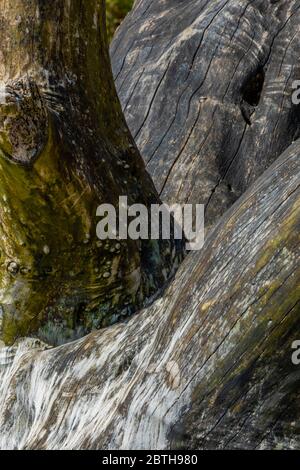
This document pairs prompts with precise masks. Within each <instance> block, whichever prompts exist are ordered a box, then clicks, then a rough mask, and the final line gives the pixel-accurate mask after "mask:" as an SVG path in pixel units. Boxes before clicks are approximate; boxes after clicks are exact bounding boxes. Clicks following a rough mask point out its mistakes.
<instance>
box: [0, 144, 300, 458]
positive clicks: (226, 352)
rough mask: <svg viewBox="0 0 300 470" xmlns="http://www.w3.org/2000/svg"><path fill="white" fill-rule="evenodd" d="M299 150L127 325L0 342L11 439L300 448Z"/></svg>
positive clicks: (31, 444) (61, 444)
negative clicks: (51, 342) (47, 342)
mask: <svg viewBox="0 0 300 470" xmlns="http://www.w3.org/2000/svg"><path fill="white" fill-rule="evenodd" d="M299 153H300V144H299V143H297V144H295V145H294V146H293V147H291V148H290V149H289V150H288V151H287V152H286V153H285V154H284V155H283V156H282V157H281V158H280V159H278V160H277V162H276V163H275V164H274V165H273V166H272V167H271V168H270V169H269V170H267V172H266V173H264V175H263V177H262V178H260V179H259V180H258V181H257V183H256V184H255V185H254V186H253V187H252V188H251V189H250V190H249V191H247V192H246V194H245V195H244V196H243V197H242V198H241V199H240V200H239V201H238V202H237V203H236V204H235V205H234V206H233V207H232V209H231V210H230V211H229V212H227V214H226V215H225V216H224V218H223V219H222V220H221V221H220V223H218V224H217V226H216V228H215V230H214V231H213V232H212V233H211V235H210V237H209V239H208V240H207V243H206V247H205V250H203V251H202V252H195V253H194V254H193V255H190V256H189V257H187V259H186V260H185V261H184V263H183V264H182V265H181V267H180V268H179V271H178V273H177V275H176V278H175V279H174V281H173V282H172V283H171V285H170V286H169V288H168V289H167V290H166V291H165V293H164V295H163V297H162V298H160V299H158V300H157V301H156V302H155V303H154V304H153V305H152V306H151V307H149V308H147V309H146V310H144V311H143V312H141V313H140V314H138V315H137V316H135V317H134V318H133V319H131V321H130V322H129V323H128V324H119V325H116V326H114V327H111V328H108V329H105V330H103V331H101V332H95V333H92V334H91V335H89V336H87V337H86V338H84V339H81V340H78V341H77V342H75V343H72V344H67V345H64V346H61V347H59V348H56V349H52V350H50V351H43V352H41V351H39V350H38V348H37V349H36V350H26V343H25V344H24V343H21V345H20V346H19V347H16V348H15V349H14V350H12V349H10V350H9V349H6V350H5V352H4V351H3V353H2V364H4V363H6V366H5V367H4V366H3V365H2V367H1V369H0V370H1V378H0V396H1V407H0V429H1V433H0V447H1V448H2V449H3V448H26V449H40V448H41V449H45V448H46V449H55V448H59V449H65V448H73V449H74V448H76V449H78V448H82V449H141V448H143V449H144V448H146V449H168V448H178V447H179V448H212V447H213V448H227V447H229V448H249V449H253V448H280V447H283V448H299V413H300V408H299V381H300V370H299V366H298V367H296V366H295V365H293V364H292V361H291V356H292V349H291V345H292V343H293V341H294V340H295V339H297V338H298V337H299V327H300V315H299V313H300V311H299V307H300V291H299V285H300V283H299V281H300V270H299V263H298V260H299V254H300V253H299V225H300V206H299V191H300V189H299V171H300V165H299ZM241 267H242V269H241Z"/></svg>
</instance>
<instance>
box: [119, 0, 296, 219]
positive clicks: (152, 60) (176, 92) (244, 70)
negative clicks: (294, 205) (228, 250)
mask: <svg viewBox="0 0 300 470" xmlns="http://www.w3.org/2000/svg"><path fill="white" fill-rule="evenodd" d="M299 24H300V2H299V0H291V1H285V0H284V1H269V0H267V1H266V0H215V1H207V0H186V1H181V0H165V1H160V0H157V1H152V0H140V1H137V2H136V3H135V8H134V10H133V11H132V13H131V14H130V15H128V17H127V18H126V19H125V21H124V23H123V24H122V26H121V27H120V29H119V30H118V33H117V34H116V36H115V38H114V41H113V43H112V46H111V56H112V64H113V71H114V75H115V80H116V86H117V90H118V93H119V96H120V99H121V103H122V107H123V110H124V113H125V116H126V119H127V122H128V124H129V127H130V129H131V131H132V134H133V136H134V137H135V140H136V143H137V145H138V148H139V150H140V151H141V154H142V156H143V157H144V160H145V162H146V164H147V169H148V171H149V172H150V174H151V176H152V178H153V181H154V183H155V185H156V187H157V189H158V191H159V193H160V194H161V197H162V199H163V200H164V201H166V202H192V203H197V204H200V203H203V204H206V206H207V208H206V225H207V227H208V226H209V225H211V224H213V223H215V222H216V221H217V220H218V218H219V217H220V215H222V214H223V213H224V212H225V210H226V209H227V208H228V207H229V206H230V205H231V204H232V203H233V201H234V200H236V199H237V198H238V197H239V196H240V194H242V193H243V192H244V191H245V189H246V188H247V187H249V185H250V184H251V183H253V182H254V181H255V180H256V179H257V177H258V176H259V175H261V174H262V172H263V171H264V170H265V169H266V168H267V167H268V166H269V165H270V164H271V163H272V162H273V161H274V160H275V159H276V158H277V157H278V156H279V155H280V154H281V153H282V152H283V151H284V149H286V148H287V147H288V146H289V145H290V144H291V143H292V142H293V141H294V140H296V139H297V138H298V137H299V128H300V126H299V116H300V115H299V106H296V105H293V104H292V93H293V88H292V84H293V81H294V80H296V79H299V74H300V69H299V60H298V57H299V49H300V43H299V41H300V39H299V38H300V34H299V32H300V26H299Z"/></svg>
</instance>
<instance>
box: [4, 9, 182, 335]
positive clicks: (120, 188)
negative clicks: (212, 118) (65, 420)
mask: <svg viewBox="0 0 300 470" xmlns="http://www.w3.org/2000/svg"><path fill="white" fill-rule="evenodd" d="M0 7H1V8H0V11H1V13H0V15H1V16H0V44H1V46H0V55H1V65H0V85H1V106H0V201H1V202H0V214H1V226H0V232H1V238H0V253H1V258H0V261H1V265H0V269H1V271H0V303H1V337H2V339H3V340H4V341H5V342H6V343H8V344H10V343H12V342H13V341H14V340H15V339H16V338H17V337H18V336H24V335H29V334H37V335H38V336H39V337H41V338H42V339H45V340H47V341H49V342H51V343H53V344H57V343H60V342H64V341H66V340H69V339H73V338H74V337H77V336H80V335H82V334H84V333H85V332H87V331H90V330H91V329H93V328H98V327H100V326H104V325H106V324H109V323H111V322H114V321H116V320H117V319H118V318H119V317H120V316H126V315H128V314H129V313H131V312H132V311H133V310H135V309H136V308H137V307H140V306H141V305H142V303H143V301H144V299H145V298H146V297H148V296H149V295H151V294H153V293H154V292H155V291H156V289H157V288H158V287H159V286H161V285H162V284H163V282H164V281H165V279H166V278H167V277H168V276H169V275H170V273H171V272H172V270H173V268H174V265H176V259H177V255H178V254H179V250H177V248H176V247H175V246H174V243H173V242H172V241H170V242H169V241H164V242H163V241H157V242H154V243H150V242H149V243H148V242H140V241H130V240H129V241H126V242H125V241H118V240H115V241H114V240H112V241H107V242H106V243H102V242H100V241H99V240H98V239H97V237H96V223H97V219H96V208H97V206H98V205H99V204H101V203H112V204H114V205H117V203H118V199H119V196H121V195H127V196H128V198H129V203H133V202H140V203H144V204H146V205H149V204H150V203H151V202H158V196H157V193H156V191H155V189H154V187H153V184H152V182H151V180H150V178H149V177H148V175H147V173H146V172H145V169H144V165H143V163H142V160H141V158H140V156H139V154H138V152H137V150H136V147H135V145H134V142H133V140H132V138H131V136H130V133H129V132H128V129H127V127H126V124H125V121H124V118H123V115H122V112H121V110H120V105H119V102H118V99H117V97H116V93H115V88H114V84H113V80H112V75H111V70H110V62H109V57H108V50H107V38H106V31H105V18H104V16H105V8H104V2H103V1H102V0H101V1H100V0H99V1H98V0H85V1H80V0H68V1H64V0H54V1H51V2H45V1H42V0H34V1H26V0H9V1H4V0H0Z"/></svg>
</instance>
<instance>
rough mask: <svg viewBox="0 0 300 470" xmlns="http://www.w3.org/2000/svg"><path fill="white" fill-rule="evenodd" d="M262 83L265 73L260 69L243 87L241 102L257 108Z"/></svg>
mask: <svg viewBox="0 0 300 470" xmlns="http://www.w3.org/2000/svg"><path fill="white" fill-rule="evenodd" d="M264 81H265V72H264V69H263V68H262V67H260V68H259V69H258V70H257V71H256V73H255V74H254V75H252V76H251V77H250V79H249V80H248V81H247V82H246V84H245V85H244V87H243V89H242V99H243V101H244V102H246V103H248V104H249V105H250V106H254V107H256V106H258V104H259V101H260V97H261V92H262V89H263V86H264Z"/></svg>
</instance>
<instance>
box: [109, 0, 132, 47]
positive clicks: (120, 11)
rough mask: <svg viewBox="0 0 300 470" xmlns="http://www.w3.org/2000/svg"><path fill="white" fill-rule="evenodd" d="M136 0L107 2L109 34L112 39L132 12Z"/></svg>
mask: <svg viewBox="0 0 300 470" xmlns="http://www.w3.org/2000/svg"><path fill="white" fill-rule="evenodd" d="M133 3H134V0H106V18H107V20H106V21H107V32H108V37H109V40H111V39H112V37H113V34H114V32H115V30H116V29H117V27H118V26H119V25H120V23H121V22H122V20H123V19H124V17H125V16H126V15H127V13H128V12H129V11H130V10H131V8H132V5H133Z"/></svg>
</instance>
